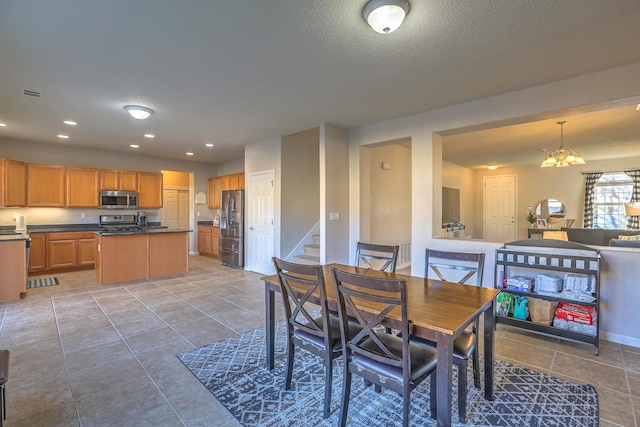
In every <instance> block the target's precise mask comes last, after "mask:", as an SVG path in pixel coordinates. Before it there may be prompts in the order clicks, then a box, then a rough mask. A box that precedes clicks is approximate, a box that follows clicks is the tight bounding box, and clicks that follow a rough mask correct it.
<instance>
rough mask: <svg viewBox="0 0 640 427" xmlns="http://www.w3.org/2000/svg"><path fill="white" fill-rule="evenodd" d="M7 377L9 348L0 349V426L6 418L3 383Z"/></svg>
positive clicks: (0, 426)
mask: <svg viewBox="0 0 640 427" xmlns="http://www.w3.org/2000/svg"><path fill="white" fill-rule="evenodd" d="M8 379H9V350H0V398H2V405H0V427H2V423H3V421H4V420H6V419H7V402H6V395H5V391H4V385H5V384H6V383H7V380H8Z"/></svg>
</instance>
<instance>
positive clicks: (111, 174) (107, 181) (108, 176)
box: [100, 169, 119, 191]
mask: <svg viewBox="0 0 640 427" xmlns="http://www.w3.org/2000/svg"><path fill="white" fill-rule="evenodd" d="M118 189H119V183H118V171H117V170H108V169H102V170H101V171H100V190H111V191H117V190H118Z"/></svg>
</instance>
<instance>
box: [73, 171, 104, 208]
mask: <svg viewBox="0 0 640 427" xmlns="http://www.w3.org/2000/svg"><path fill="white" fill-rule="evenodd" d="M66 169H67V170H66V175H67V176H66V180H67V186H66V190H67V197H66V205H67V207H69V208H97V207H98V183H99V177H100V175H99V171H98V169H87V168H76V167H71V166H68V167H67V168H66Z"/></svg>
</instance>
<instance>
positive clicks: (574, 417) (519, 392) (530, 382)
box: [177, 322, 598, 427]
mask: <svg viewBox="0 0 640 427" xmlns="http://www.w3.org/2000/svg"><path fill="white" fill-rule="evenodd" d="M264 343H265V335H264V329H262V328H259V329H255V330H253V331H249V332H246V333H244V334H242V335H239V336H235V337H231V338H228V339H225V340H222V341H218V342H215V343H213V344H209V345H207V346H205V347H201V348H198V349H195V350H192V351H189V352H186V353H183V354H180V355H178V356H177V357H178V358H179V359H180V360H181V361H182V363H184V365H185V366H186V367H187V368H188V369H189V370H190V371H191V372H192V373H193V375H195V376H196V378H198V379H199V380H200V382H202V384H203V385H204V386H205V387H206V388H207V389H208V390H209V391H210V392H211V393H213V395H214V396H215V397H216V398H217V399H218V400H219V401H220V402H221V403H222V404H223V405H224V406H225V407H226V408H227V409H228V410H229V411H230V412H231V413H232V414H233V416H235V417H236V418H237V419H238V421H240V423H241V424H243V425H244V426H270V427H271V426H335V425H337V424H338V417H339V412H340V397H341V389H342V381H341V377H342V361H341V360H340V361H337V362H334V363H337V366H334V378H333V390H332V403H331V415H330V416H329V418H327V419H326V420H323V418H322V408H323V396H324V378H323V375H324V374H323V372H324V369H323V366H322V364H321V363H319V359H318V358H317V357H316V356H314V355H312V354H310V353H308V352H306V351H304V350H299V351H297V352H296V361H295V365H294V371H293V381H292V384H291V389H290V390H284V387H283V385H284V371H285V366H284V360H285V334H284V324H283V323H282V322H279V323H278V325H277V332H276V367H275V369H274V370H273V371H269V370H268V369H267V368H266V367H265V355H266V352H265V344H264ZM469 366H471V364H469ZM480 366H481V369H482V366H483V365H482V363H480ZM469 369H471V367H469ZM453 375H454V378H453V384H454V390H453V397H452V408H453V415H452V422H453V423H457V422H458V420H459V418H458V413H457V396H458V394H457V387H456V384H457V377H456V375H457V374H456V369H454V374H453ZM468 375H469V378H470V383H471V384H472V383H473V381H472V380H471V378H472V373H471V370H469V372H468ZM482 378H484V376H482ZM411 397H412V399H411V418H410V422H411V425H416V426H417V425H420V426H432V425H435V424H436V423H435V420H432V419H431V413H430V410H429V381H428V380H427V381H424V382H423V383H422V384H421V385H420V386H419V387H418V388H416V389H415V390H414V391H413V392H412V393H411ZM467 399H468V401H467V402H468V403H467V424H455V425H458V426H463V425H464V426H467V425H469V426H518V427H520V426H545V427H546V426H576V427H577V426H580V427H583V426H594V427H595V426H598V396H597V393H596V390H595V388H594V387H593V386H591V385H577V384H573V383H570V382H567V381H564V380H560V379H558V378H554V377H551V376H548V375H544V374H541V373H538V372H535V371H532V370H528V369H524V368H520V367H518V366H514V365H512V364H509V363H507V362H503V361H501V360H496V362H495V400H494V401H493V402H489V401H486V400H485V399H484V395H483V392H482V390H479V389H476V388H475V387H473V386H471V387H470V388H469V391H468V392H467ZM401 423H402V400H401V399H400V396H399V395H398V394H396V393H395V392H393V391H390V390H383V392H382V393H381V394H377V393H376V392H375V391H374V390H373V387H364V384H363V381H362V378H359V377H357V376H354V377H353V382H352V391H351V399H350V404H349V418H348V419H347V425H349V426H366V427H377V426H379V427H383V426H384V427H388V426H392V425H400V424H401Z"/></svg>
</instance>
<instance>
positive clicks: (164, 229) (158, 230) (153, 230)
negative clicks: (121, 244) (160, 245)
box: [95, 227, 193, 236]
mask: <svg viewBox="0 0 640 427" xmlns="http://www.w3.org/2000/svg"><path fill="white" fill-rule="evenodd" d="M192 231H193V230H187V229H183V228H167V227H147V228H143V229H141V230H131V231H96V232H95V234H97V235H99V236H131V235H133V234H161V233H190V232H192Z"/></svg>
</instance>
